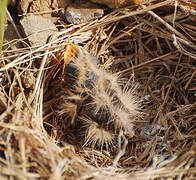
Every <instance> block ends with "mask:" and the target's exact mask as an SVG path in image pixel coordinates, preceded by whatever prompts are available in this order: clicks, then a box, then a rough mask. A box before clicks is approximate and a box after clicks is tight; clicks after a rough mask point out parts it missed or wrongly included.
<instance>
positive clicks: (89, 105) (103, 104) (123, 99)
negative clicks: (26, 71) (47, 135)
mask: <svg viewBox="0 0 196 180" xmlns="http://www.w3.org/2000/svg"><path fill="white" fill-rule="evenodd" d="M95 60H96V59H95V58H94V57H92V56H91V55H89V54H88V53H84V52H83V51H81V50H80V49H78V57H77V58H75V59H72V60H71V61H70V64H69V65H68V66H67V67H66V68H65V72H66V73H65V76H67V79H69V80H70V81H68V82H71V83H70V85H71V86H69V87H68V88H67V89H66V91H67V92H69V91H71V92H72V93H71V94H72V95H71V96H70V93H67V92H66V93H65V94H67V95H68V94H69V96H68V97H63V98H64V99H65V100H64V102H63V104H62V106H61V107H62V108H61V110H60V111H59V114H60V115H62V114H65V115H66V116H67V117H69V119H70V121H71V124H73V126H74V122H75V121H77V122H79V123H81V126H82V128H81V129H82V131H83V132H82V134H85V136H84V145H90V146H92V147H98V148H101V149H102V148H103V147H106V148H108V147H112V146H111V145H112V144H113V142H114V140H115V138H117V135H116V134H118V133H119V132H120V131H121V130H122V131H123V133H124V135H129V136H133V135H134V130H133V127H134V122H135V121H136V119H137V118H138V117H139V116H140V104H139V101H138V97H137V96H136V95H135V92H134V90H133V89H128V88H127V87H126V88H124V89H123V87H122V86H121V84H120V77H118V76H117V75H115V74H110V73H108V72H106V71H105V70H104V69H102V68H99V67H98V63H97V62H96V61H95ZM65 96H66V95H65ZM76 97H78V100H79V103H75V101H74V99H75V98H76Z"/></svg>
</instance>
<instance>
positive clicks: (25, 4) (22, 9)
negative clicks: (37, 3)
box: [18, 0, 33, 14]
mask: <svg viewBox="0 0 196 180" xmlns="http://www.w3.org/2000/svg"><path fill="white" fill-rule="evenodd" d="M31 2H33V0H18V12H19V14H26V13H27V10H28V8H29V5H30V3H31Z"/></svg>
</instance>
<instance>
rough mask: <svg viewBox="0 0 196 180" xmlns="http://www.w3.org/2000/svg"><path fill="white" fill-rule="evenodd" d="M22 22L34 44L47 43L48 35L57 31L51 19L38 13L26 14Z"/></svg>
mask: <svg viewBox="0 0 196 180" xmlns="http://www.w3.org/2000/svg"><path fill="white" fill-rule="evenodd" d="M20 23H21V25H22V27H23V29H24V32H25V34H26V36H27V37H28V40H29V41H30V42H31V44H32V46H41V45H44V44H46V42H47V40H48V37H49V36H51V35H52V34H54V33H55V32H57V28H56V27H55V25H54V24H53V23H52V21H51V20H50V19H48V18H44V17H41V16H37V15H28V16H24V17H23V18H22V19H21V21H20Z"/></svg>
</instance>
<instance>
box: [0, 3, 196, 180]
mask: <svg viewBox="0 0 196 180" xmlns="http://www.w3.org/2000/svg"><path fill="white" fill-rule="evenodd" d="M171 2H172V3H173V4H171ZM182 2H184V1H178V4H174V1H173V0H167V1H159V2H153V4H146V5H141V6H139V7H138V6H130V7H126V8H123V9H116V10H113V11H111V12H108V13H106V15H105V16H104V17H102V18H101V19H99V20H94V21H92V22H89V23H87V24H81V25H75V26H72V25H69V26H65V27H64V29H63V30H62V31H61V32H59V33H58V34H56V35H55V36H53V37H51V38H50V40H49V42H48V43H47V44H46V45H44V46H41V47H25V48H21V49H14V44H16V43H18V42H20V43H21V42H22V43H23V42H24V40H16V41H12V42H8V43H7V44H4V51H3V53H2V55H1V61H0V67H1V68H0V179H51V180H52V179H97V180H98V179H113V180H114V179H120V180H121V179H122V180H123V179H189V180H190V179H196V163H195V162H196V145H195V140H196V120H195V119H196V26H195V21H196V16H195V6H194V5H195V4H194V2H192V1H191V0H190V1H187V4H188V3H190V4H191V3H192V5H191V6H188V7H189V8H187V4H185V3H184V4H185V5H186V6H185V5H184V4H183V3H182ZM175 5H177V6H175ZM190 8H191V10H190ZM185 10H186V11H185ZM70 43H72V44H75V45H76V46H77V47H79V48H81V49H82V50H83V51H85V52H88V53H90V54H92V55H95V56H96V57H97V60H98V61H99V63H100V68H102V69H104V70H105V71H108V72H110V73H113V74H114V73H118V74H120V75H121V77H122V78H124V79H129V80H130V82H131V83H132V84H134V86H136V87H137V88H136V89H137V94H138V96H139V97H140V99H141V101H142V107H143V109H142V112H143V117H142V119H141V120H140V121H137V122H136V124H135V125H136V126H135V135H134V136H133V137H130V138H127V139H126V141H125V140H123V139H121V138H120V139H119V140H118V144H119V146H116V147H115V148H114V150H107V149H102V150H100V149H97V148H95V147H94V148H92V147H90V146H83V144H82V142H81V139H80V138H79V137H78V134H77V129H76V128H75V129H72V128H70V126H67V124H66V123H65V121H64V119H63V118H62V117H61V116H60V115H59V114H58V113H56V109H55V107H56V106H61V104H57V105H56V102H57V100H58V98H59V96H58V94H59V93H61V91H62V86H63V85H64V84H66V83H67V81H66V80H65V79H64V73H63V67H64V65H65V64H64V63H65V61H64V60H65V59H64V58H59V57H60V56H61V55H62V54H63V53H64V52H65V51H66V47H67V46H66V45H67V44H70ZM70 58H71V57H70ZM79 60H81V59H79ZM82 60H84V59H82Z"/></svg>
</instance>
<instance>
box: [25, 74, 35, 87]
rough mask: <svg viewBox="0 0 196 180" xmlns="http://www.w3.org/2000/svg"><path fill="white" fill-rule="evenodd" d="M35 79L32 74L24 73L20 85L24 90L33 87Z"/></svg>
mask: <svg viewBox="0 0 196 180" xmlns="http://www.w3.org/2000/svg"><path fill="white" fill-rule="evenodd" d="M35 80H36V79H35V77H34V76H33V73H32V72H30V71H26V72H25V73H24V74H23V75H22V83H23V85H24V86H25V88H31V87H32V86H33V85H35Z"/></svg>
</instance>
